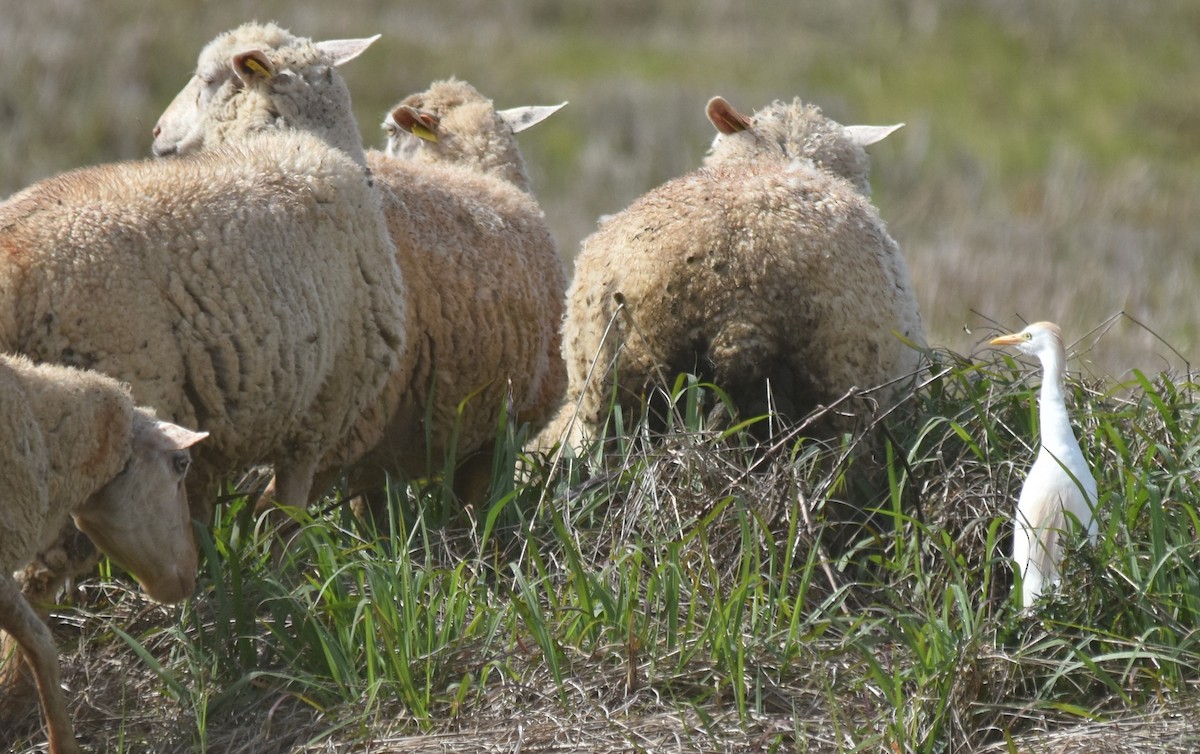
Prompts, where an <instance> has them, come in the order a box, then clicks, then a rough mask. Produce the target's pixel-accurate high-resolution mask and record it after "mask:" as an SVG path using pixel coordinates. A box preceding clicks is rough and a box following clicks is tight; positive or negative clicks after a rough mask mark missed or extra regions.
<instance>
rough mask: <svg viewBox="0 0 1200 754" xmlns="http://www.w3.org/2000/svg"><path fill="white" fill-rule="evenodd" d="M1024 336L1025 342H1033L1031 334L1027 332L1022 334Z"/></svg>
mask: <svg viewBox="0 0 1200 754" xmlns="http://www.w3.org/2000/svg"><path fill="white" fill-rule="evenodd" d="M1024 335H1025V340H1033V333H1031V332H1027V333H1024Z"/></svg>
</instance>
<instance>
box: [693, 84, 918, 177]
mask: <svg viewBox="0 0 1200 754" xmlns="http://www.w3.org/2000/svg"><path fill="white" fill-rule="evenodd" d="M707 112H708V117H709V120H710V121H711V122H712V124H713V126H714V127H715V128H716V129H717V136H716V138H715V139H714V140H713V144H712V147H711V149H710V150H709V154H708V156H707V157H706V158H705V160H704V164H705V165H707V166H709V167H715V166H718V165H729V164H742V165H747V164H758V165H790V164H792V163H796V162H805V163H811V164H813V165H815V166H816V167H818V168H820V169H821V170H824V171H826V172H829V173H833V174H834V175H838V176H841V177H842V178H845V179H846V180H848V181H850V182H851V183H852V184H854V186H855V187H856V188H857V189H858V191H859V192H860V193H862V194H863V195H864V196H870V195H871V184H870V182H869V180H868V177H867V175H868V171H869V169H870V163H869V160H868V159H867V153H866V150H864V149H863V147H865V146H867V145H869V144H873V143H875V142H876V141H879V140H881V139H883V138H884V137H886V136H887V135H888V134H890V133H891V132H892V131H895V130H896V129H897V128H900V126H899V125H897V126H843V125H841V124H840V123H838V122H837V121H834V120H830V119H829V118H826V117H825V115H824V114H822V112H821V109H820V108H819V107H816V106H815V105H805V104H803V103H802V102H801V101H800V100H799V99H795V100H793V101H792V102H791V103H785V102H780V101H776V102H774V103H772V104H771V105H770V106H768V107H766V108H763V109H762V110H759V111H758V112H756V113H755V114H754V115H753V116H752V117H747V116H745V115H742V114H741V113H739V112H738V111H737V110H735V109H734V108H733V106H732V105H730V104H729V103H728V102H726V101H725V100H724V99H722V98H721V97H714V98H713V99H712V100H710V101H709V103H708V108H707Z"/></svg>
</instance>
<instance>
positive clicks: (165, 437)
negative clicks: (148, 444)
mask: <svg viewBox="0 0 1200 754" xmlns="http://www.w3.org/2000/svg"><path fill="white" fill-rule="evenodd" d="M154 429H155V436H156V438H157V439H158V444H159V445H160V447H161V448H162V449H163V450H185V449H187V448H190V447H192V446H193V445H195V444H196V443H198V442H200V441H201V440H203V439H204V438H206V437H208V433H207V432H193V431H192V430H190V429H187V428H185V427H181V426H179V425H178V424H172V423H171V422H165V421H158V422H156V423H155V425H154Z"/></svg>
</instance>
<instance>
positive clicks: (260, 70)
mask: <svg viewBox="0 0 1200 754" xmlns="http://www.w3.org/2000/svg"><path fill="white" fill-rule="evenodd" d="M242 65H244V66H246V67H247V68H249V69H250V70H252V71H254V72H255V73H257V74H258V75H259V76H262V77H263V78H268V79H269V78H271V72H270V71H268V70H267V68H266V66H264V65H263V64H262V63H260V62H258V61H257V60H255V59H254V58H246V59H245V60H243V61H242Z"/></svg>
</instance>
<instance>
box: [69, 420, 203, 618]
mask: <svg viewBox="0 0 1200 754" xmlns="http://www.w3.org/2000/svg"><path fill="white" fill-rule="evenodd" d="M207 435H208V433H207V432H192V431H190V430H187V429H184V428H183V427H180V426H177V425H175V424H170V423H169V422H161V421H158V420H156V419H154V418H153V416H151V415H150V414H148V413H145V412H143V411H141V410H139V411H138V412H137V413H136V414H135V417H134V428H133V451H132V455H131V456H130V458H129V462H128V464H127V465H126V466H125V469H124V470H122V471H121V473H120V474H118V475H117V476H116V477H115V478H113V479H112V480H111V481H110V482H109V483H108V484H106V485H105V486H104V487H103V488H101V489H100V490H99V491H98V492H97V493H95V494H94V495H92V497H91V498H89V499H88V501H87V502H86V503H84V504H83V505H82V506H80V508H79V509H77V510H76V511H74V513H73V515H74V518H75V524H76V525H77V526H78V527H79V529H80V530H81V531H83V533H84V534H87V535H88V537H89V538H90V539H91V540H92V541H93V542H95V543H96V546H97V547H99V548H100V549H101V550H102V551H103V552H104V553H105V554H107V555H108V556H109V557H111V558H112V559H113V560H114V561H116V562H117V563H118V564H120V565H121V566H122V567H123V568H125V569H126V570H128V571H129V572H130V573H132V574H133V575H134V576H135V577H136V578H137V580H138V581H139V582H140V583H141V585H142V588H143V589H145V591H146V593H147V594H149V595H150V596H151V597H152V598H154V599H156V600H159V601H160V602H178V601H180V600H182V599H185V598H187V597H188V596H189V595H190V594H191V593H192V589H193V588H194V587H195V584H196V567H197V564H198V560H197V555H196V543H195V540H194V539H193V537H192V526H191V518H190V516H189V515H188V502H187V492H186V491H185V490H184V486H183V481H184V477H185V476H186V475H187V470H188V467H189V466H190V465H191V453H190V451H189V450H188V448H189V447H191V446H192V445H194V444H195V443H197V442H199V441H200V440H202V439H204V437H206V436H207Z"/></svg>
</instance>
